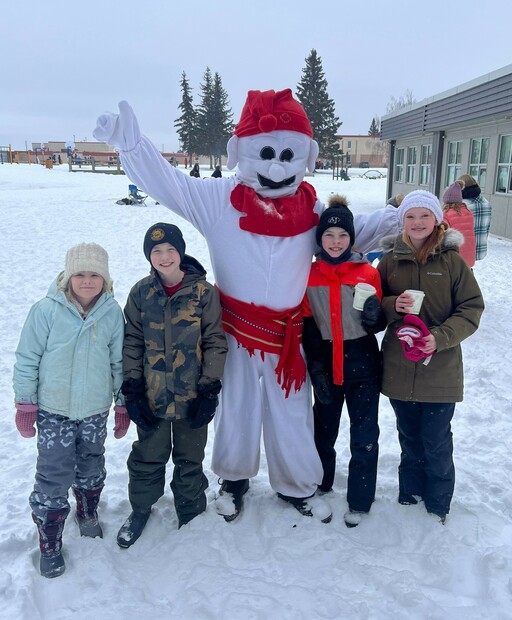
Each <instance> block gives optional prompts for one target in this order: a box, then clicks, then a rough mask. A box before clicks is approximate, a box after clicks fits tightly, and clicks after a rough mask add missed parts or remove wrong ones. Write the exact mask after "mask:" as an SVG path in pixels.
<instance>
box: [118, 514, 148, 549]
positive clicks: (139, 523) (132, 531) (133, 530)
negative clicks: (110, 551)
mask: <svg viewBox="0 0 512 620" xmlns="http://www.w3.org/2000/svg"><path fill="white" fill-rule="evenodd" d="M150 514H151V508H148V509H147V510H144V511H135V510H134V511H133V512H132V514H131V515H130V516H129V517H128V519H126V521H125V522H124V523H123V525H122V526H121V529H120V530H119V533H118V534H117V544H118V545H119V546H120V547H121V548H122V549H128V547H131V546H132V545H133V543H134V542H136V541H137V540H138V539H139V538H140V535H141V534H142V532H143V531H144V528H145V527H146V523H147V522H148V519H149V515H150Z"/></svg>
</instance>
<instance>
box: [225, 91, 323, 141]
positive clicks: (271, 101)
mask: <svg viewBox="0 0 512 620" xmlns="http://www.w3.org/2000/svg"><path fill="white" fill-rule="evenodd" d="M279 130H287V131H296V132H298V133H304V134H306V135H307V136H309V137H310V138H312V137H313V129H312V127H311V123H310V122H309V119H308V117H307V114H306V112H305V111H304V108H303V107H302V106H301V105H300V103H299V102H298V101H297V100H296V99H294V98H293V95H292V91H291V90H290V89H289V88H287V89H285V90H280V91H278V92H276V91H274V90H265V91H261V90H250V91H249V93H248V94H247V99H246V101H245V104H244V107H243V110H242V114H241V115H240V120H239V122H238V125H237V126H236V127H235V136H238V137H239V138H245V137H247V136H255V135H257V134H259V133H270V132H271V131H279Z"/></svg>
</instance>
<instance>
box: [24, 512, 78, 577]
mask: <svg viewBox="0 0 512 620" xmlns="http://www.w3.org/2000/svg"><path fill="white" fill-rule="evenodd" d="M68 514H69V508H61V509H60V510H50V511H49V512H47V513H46V515H45V518H44V520H43V521H41V520H40V519H38V518H37V517H36V516H35V515H34V514H32V520H33V521H34V523H35V524H36V526H37V531H38V533H39V549H40V551H41V558H40V560H39V571H40V573H41V575H42V576H43V577H47V578H48V579H52V578H53V577H59V575H62V573H63V572H64V571H65V570H66V565H65V564H64V558H63V557H62V532H63V530H64V523H65V521H66V517H67V516H68Z"/></svg>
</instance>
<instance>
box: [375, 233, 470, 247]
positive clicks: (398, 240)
mask: <svg viewBox="0 0 512 620" xmlns="http://www.w3.org/2000/svg"><path fill="white" fill-rule="evenodd" d="M380 243H381V247H382V249H383V250H384V252H391V251H392V250H394V249H396V250H397V251H398V252H403V251H404V250H405V249H407V251H408V252H409V251H410V248H409V246H408V245H406V244H405V243H404V242H403V241H402V235H401V234H400V235H388V236H387V237H382V239H381V242H380ZM463 243H464V237H463V235H462V234H461V233H460V232H459V231H458V230H455V228H449V229H448V230H447V231H446V233H445V235H444V237H443V240H442V242H441V251H442V252H445V251H446V250H457V251H458V250H459V249H460V246H461V245H462V244H463Z"/></svg>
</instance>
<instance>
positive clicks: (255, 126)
mask: <svg viewBox="0 0 512 620" xmlns="http://www.w3.org/2000/svg"><path fill="white" fill-rule="evenodd" d="M119 111H120V113H119V114H118V115H117V114H112V113H106V114H103V115H102V116H100V117H99V118H98V124H97V127H96V129H95V130H94V136H95V138H96V139H97V140H100V141H104V142H107V143H108V144H111V145H115V146H116V147H117V148H118V149H119V152H120V156H121V161H122V164H123V168H124V170H125V172H126V174H127V175H128V177H129V178H130V179H131V180H132V181H133V182H134V183H136V184H137V185H138V186H139V187H140V188H142V189H143V190H144V191H145V192H146V193H148V194H149V195H150V196H152V198H154V199H155V200H157V201H158V202H160V203H161V204H162V205H165V206H166V207H168V208H169V209H170V210H171V211H173V212H174V213H176V214H178V215H180V216H181V217H183V218H185V219H186V220H187V221H188V222H190V223H191V224H192V225H193V226H194V227H195V228H196V229H197V230H198V231H199V232H200V233H201V234H202V235H203V236H204V237H205V239H206V241H207V243H208V247H209V251H210V256H211V261H212V266H213V271H214V276H215V281H216V285H217V287H218V288H219V292H220V296H221V303H222V309H223V324H224V329H225V331H226V335H227V338H228V355H227V359H226V366H225V371H224V377H223V388H222V392H221V406H220V407H219V411H218V412H217V414H216V416H215V438H214V446H213V454H212V469H213V471H214V472H215V473H216V474H217V475H218V476H219V478H221V479H222V483H221V489H220V494H219V496H218V497H217V500H216V509H217V512H218V513H219V514H221V515H222V516H223V517H224V518H225V519H226V520H227V521H232V520H233V519H234V518H236V516H237V515H238V514H239V512H240V509H241V507H242V497H243V495H244V493H246V491H247V490H248V488H249V479H250V478H251V477H254V476H255V475H256V474H257V473H258V469H259V462H260V450H261V448H260V441H261V439H260V438H261V434H262V431H263V441H264V446H265V454H266V458H267V464H268V473H269V481H270V485H271V486H272V488H273V489H274V490H275V491H276V492H277V494H278V496H279V497H280V498H281V499H283V500H285V501H287V502H289V503H290V504H291V505H293V506H294V507H295V508H296V509H297V510H299V512H301V513H302V514H303V515H306V516H315V517H316V518H318V519H320V520H321V521H324V522H328V521H330V519H331V514H332V513H331V508H330V506H329V505H328V503H327V502H326V501H325V498H322V497H318V496H315V492H316V489H317V485H319V484H320V483H321V481H322V465H321V463H320V458H319V457H318V454H317V451H316V448H315V443H314V436H313V413H312V406H311V387H310V383H309V381H308V379H307V376H306V366H305V363H304V359H303V356H302V347H301V338H302V312H301V303H302V299H303V297H304V293H305V290H306V284H307V280H308V274H309V270H310V267H311V261H312V257H313V253H314V251H315V248H316V245H315V227H316V225H317V224H318V221H319V213H321V211H322V210H323V205H322V203H321V202H320V201H319V200H318V199H317V197H316V193H315V189H314V188H313V187H312V186H311V185H310V184H308V183H306V182H304V181H303V178H304V175H305V173H306V169H309V170H310V171H311V172H312V171H313V170H314V168H315V162H316V158H317V155H318V145H317V143H316V142H315V141H314V140H313V131H312V128H311V124H310V122H309V119H308V117H307V115H306V113H305V111H304V109H303V108H302V106H301V105H300V104H299V102H298V101H296V100H295V99H294V98H293V96H292V92H291V90H290V89H286V90H283V91H279V92H275V91H273V90H270V91H264V92H263V91H249V93H248V96H247V100H246V102H245V105H244V108H243V110H242V114H241V117H240V121H239V123H238V124H237V126H236V128H235V131H234V135H233V136H232V137H231V138H230V140H229V141H228V145H227V151H228V162H227V167H228V169H233V168H234V167H235V166H238V168H237V172H236V175H235V176H233V177H230V178H221V179H213V178H206V179H196V178H193V177H190V176H189V175H185V174H183V173H182V172H180V171H179V170H176V169H175V168H174V167H173V166H171V165H170V164H169V163H168V162H167V161H166V160H165V159H164V158H163V157H162V156H161V154H160V153H159V151H158V150H157V148H156V147H155V146H154V145H153V144H152V143H151V142H150V141H149V140H148V139H147V138H146V137H144V136H142V135H141V134H140V131H139V127H138V123H137V119H136V118H135V115H134V113H133V110H132V109H131V107H130V106H129V105H128V103H127V102H124V101H123V102H121V103H120V104H119ZM355 231H356V241H357V248H358V250H359V251H361V252H366V251H369V250H371V249H374V248H375V247H378V245H379V241H380V239H381V238H382V237H383V236H384V235H387V234H396V233H397V232H398V218H397V210H396V209H395V208H393V207H385V208H383V209H380V210H378V211H376V212H374V213H372V214H371V215H356V216H355Z"/></svg>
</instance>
